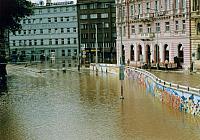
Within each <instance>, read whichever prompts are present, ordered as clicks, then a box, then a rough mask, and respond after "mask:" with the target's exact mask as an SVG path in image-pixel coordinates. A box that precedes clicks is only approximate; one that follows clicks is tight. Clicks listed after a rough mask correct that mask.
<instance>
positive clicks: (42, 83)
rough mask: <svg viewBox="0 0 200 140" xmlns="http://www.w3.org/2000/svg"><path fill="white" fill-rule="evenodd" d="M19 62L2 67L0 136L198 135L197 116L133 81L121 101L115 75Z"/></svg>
mask: <svg viewBox="0 0 200 140" xmlns="http://www.w3.org/2000/svg"><path fill="white" fill-rule="evenodd" d="M66 66H67V65H66ZM20 67H21V66H8V74H9V76H8V84H7V91H5V92H2V93H1V96H0V140H95V139H96V140H200V119H199V118H196V117H194V116H191V115H190V114H183V113H181V112H179V111H177V110H173V109H171V108H170V107H169V106H167V105H165V104H162V103H161V102H160V101H159V100H157V99H156V98H153V97H152V96H151V95H150V94H148V93H146V90H145V89H144V87H142V86H140V85H139V84H138V83H137V82H136V81H133V80H131V79H126V80H125V81H124V87H125V90H124V97H125V99H124V100H123V101H122V100H120V99H119V98H120V82H119V80H118V77H117V76H116V75H112V74H103V73H99V75H98V76H96V74H95V73H93V72H89V71H88V70H81V73H78V72H77V71H76V70H75V69H74V68H73V67H71V70H66V71H62V70H56V69H51V68H49V69H47V68H46V67H45V73H36V72H34V70H33V71H31V69H32V68H33V67H28V68H29V69H24V68H20ZM22 67H23V66H22ZM37 68H40V69H41V68H44V67H42V65H40V66H38V67H37ZM34 69H35V68H34ZM50 69H51V70H50Z"/></svg>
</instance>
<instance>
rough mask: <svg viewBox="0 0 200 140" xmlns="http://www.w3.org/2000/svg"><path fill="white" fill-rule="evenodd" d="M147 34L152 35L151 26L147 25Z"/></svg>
mask: <svg viewBox="0 0 200 140" xmlns="http://www.w3.org/2000/svg"><path fill="white" fill-rule="evenodd" d="M147 33H151V24H147Z"/></svg>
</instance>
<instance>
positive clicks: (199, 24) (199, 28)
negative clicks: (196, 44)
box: [197, 22, 200, 35]
mask: <svg viewBox="0 0 200 140" xmlns="http://www.w3.org/2000/svg"><path fill="white" fill-rule="evenodd" d="M199 34H200V22H199V23H197V35H199Z"/></svg>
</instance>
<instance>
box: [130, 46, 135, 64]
mask: <svg viewBox="0 0 200 140" xmlns="http://www.w3.org/2000/svg"><path fill="white" fill-rule="evenodd" d="M134 58H135V55H134V46H133V45H131V61H134Z"/></svg>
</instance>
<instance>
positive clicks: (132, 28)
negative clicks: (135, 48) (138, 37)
mask: <svg viewBox="0 0 200 140" xmlns="http://www.w3.org/2000/svg"><path fill="white" fill-rule="evenodd" d="M131 32H132V34H135V26H134V25H132V26H131Z"/></svg>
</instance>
